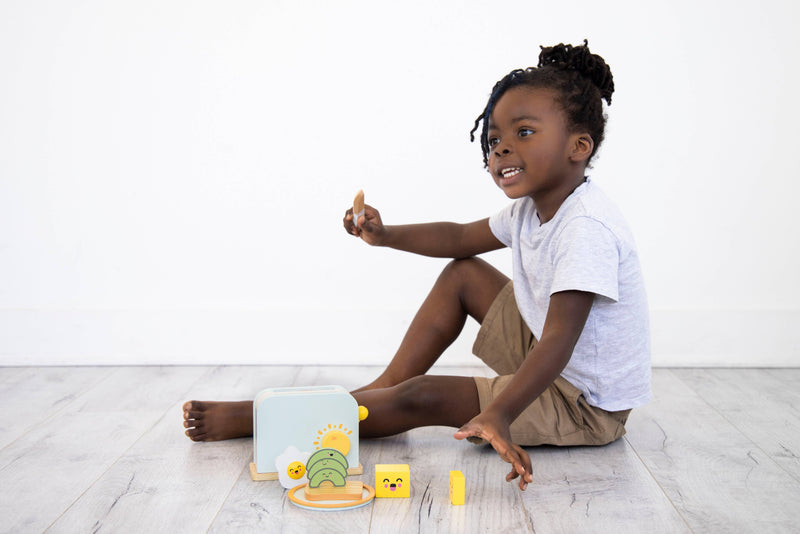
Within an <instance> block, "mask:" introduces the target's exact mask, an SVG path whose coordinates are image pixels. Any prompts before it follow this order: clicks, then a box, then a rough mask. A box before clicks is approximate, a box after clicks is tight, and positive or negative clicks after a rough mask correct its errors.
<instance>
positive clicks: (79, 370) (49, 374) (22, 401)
mask: <svg viewBox="0 0 800 534" xmlns="http://www.w3.org/2000/svg"><path fill="white" fill-rule="evenodd" d="M113 371H114V370H113V369H111V368H108V367H22V368H20V367H16V368H5V369H3V372H2V376H3V380H2V382H0V399H2V401H3V409H2V410H0V449H2V448H3V447H5V446H6V445H8V444H9V443H11V442H12V441H14V440H15V439H17V438H19V437H20V436H22V435H23V434H25V433H26V432H27V431H29V430H31V429H33V428H35V427H36V426H37V425H39V424H41V423H42V422H44V421H46V420H48V419H50V418H53V417H56V415H57V414H58V413H59V412H60V411H61V410H63V409H64V408H65V407H66V406H67V405H68V404H69V403H70V401H72V400H74V399H75V398H77V397H78V396H79V395H81V394H82V393H84V392H85V391H86V390H88V389H90V388H91V387H93V386H94V385H96V384H97V383H98V382H99V381H100V380H102V379H104V378H105V377H107V376H108V375H109V374H111V373H112V372H113Z"/></svg>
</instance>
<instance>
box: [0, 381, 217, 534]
mask: <svg viewBox="0 0 800 534" xmlns="http://www.w3.org/2000/svg"><path fill="white" fill-rule="evenodd" d="M201 372H202V370H201V369H193V368H187V369H179V368H172V367H166V368H157V367H149V368H127V369H119V368H118V369H115V370H114V372H112V373H111V374H110V375H109V376H108V377H107V378H106V379H105V380H103V381H101V382H100V383H98V384H97V385H96V386H95V387H93V388H92V389H90V390H89V391H87V392H85V393H84V394H82V395H79V396H77V397H76V398H75V399H74V400H73V401H71V402H70V403H69V404H68V406H66V407H65V408H64V409H63V410H62V411H61V412H59V414H58V416H57V417H55V418H53V419H50V420H47V421H46V422H45V423H44V424H41V425H39V426H37V427H36V428H35V429H33V430H31V431H30V432H27V433H26V434H25V435H24V436H22V437H21V438H19V439H17V440H16V441H14V442H13V443H12V444H10V445H8V446H7V447H5V448H4V449H2V451H0V466H3V467H2V470H0V531H3V532H5V531H11V532H41V531H42V530H44V529H45V528H46V527H47V526H48V525H50V523H52V522H53V521H54V520H56V519H57V518H58V517H59V516H60V515H61V514H62V512H63V511H64V510H66V509H67V508H68V507H69V506H70V504H72V502H74V501H75V499H77V498H78V497H79V496H80V495H81V494H82V493H83V492H84V491H86V489H87V488H89V487H90V486H91V485H92V483H93V482H94V481H95V480H97V478H98V477H100V476H102V475H103V473H104V472H105V471H106V470H107V469H108V468H109V466H111V465H112V464H113V463H114V462H115V461H117V459H118V458H119V457H120V456H121V455H122V454H124V453H125V451H127V450H128V449H129V448H130V447H131V445H133V444H134V443H135V442H136V440H137V439H139V438H140V437H141V436H142V434H144V433H145V432H146V431H147V430H148V429H149V428H151V427H152V426H153V424H154V423H155V422H156V421H158V419H159V418H161V417H162V416H163V414H164V406H167V405H169V404H170V403H172V402H174V400H175V399H176V398H177V397H178V396H179V395H180V393H181V392H182V391H183V390H185V388H186V387H187V386H188V385H189V384H190V383H191V382H193V381H195V380H196V379H197V376H198V375H199V374H200V373H201Z"/></svg>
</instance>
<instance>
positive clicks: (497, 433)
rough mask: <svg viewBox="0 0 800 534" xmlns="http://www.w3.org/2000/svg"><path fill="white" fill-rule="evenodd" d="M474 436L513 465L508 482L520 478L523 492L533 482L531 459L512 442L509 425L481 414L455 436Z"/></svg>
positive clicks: (457, 437)
mask: <svg viewBox="0 0 800 534" xmlns="http://www.w3.org/2000/svg"><path fill="white" fill-rule="evenodd" d="M473 436H474V437H478V438H483V439H485V440H486V441H488V442H489V443H491V445H492V447H494V450H495V451H496V452H497V454H499V455H500V458H502V459H503V460H504V461H506V462H508V463H510V464H511V472H510V473H508V475H506V481H507V482H511V481H512V480H514V479H515V478H517V477H519V489H521V490H523V491H524V490H525V488H527V487H528V484H529V483H531V482H533V476H532V475H531V471H532V468H531V457H530V455H529V454H528V453H527V452H526V451H525V449H523V448H522V447H520V446H519V445H516V444H515V443H512V442H511V431H510V430H509V428H508V425H503V424H500V423H497V422H495V421H494V420H493V419H492V418H491V417H489V416H486V415H485V414H479V415H477V416H476V417H474V418H473V419H472V420H471V421H470V422H469V423H467V424H466V425H464V426H462V427H461V428H460V429H458V432H456V433H455V434H454V435H453V437H454V438H456V439H464V438H468V437H473Z"/></svg>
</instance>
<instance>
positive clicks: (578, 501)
mask: <svg viewBox="0 0 800 534" xmlns="http://www.w3.org/2000/svg"><path fill="white" fill-rule="evenodd" d="M528 450H529V451H530V453H531V457H532V460H533V483H532V484H530V485H529V486H528V489H527V490H526V491H525V492H524V493H523V502H524V505H525V508H526V509H527V510H528V513H529V515H530V517H531V523H532V524H533V527H534V529H535V531H536V532H570V533H576V534H578V533H583V532H585V533H592V534H594V533H597V534H601V533H615V534H616V533H625V532H630V533H636V534H638V533H640V532H643V531H647V532H654V533H655V532H664V533H680V532H691V531H690V529H689V527H688V526H687V525H686V523H685V522H684V521H683V519H682V518H681V516H680V514H678V512H677V511H676V510H675V508H674V507H673V505H672V503H671V502H670V501H669V499H668V498H667V496H666V495H665V494H664V492H663V491H662V490H661V488H660V487H659V486H658V484H657V483H656V482H655V480H653V478H652V477H651V476H650V473H649V472H648V471H647V469H646V468H645V466H644V465H643V464H642V462H641V460H640V459H639V458H638V457H637V456H636V453H635V452H634V450H633V449H632V448H631V446H630V445H629V444H628V442H627V441H626V439H625V438H622V439H619V440H617V441H615V442H614V443H611V444H609V445H606V446H604V447H567V448H556V447H538V448H529V449H528ZM643 526H647V527H648V528H647V529H646V530H643Z"/></svg>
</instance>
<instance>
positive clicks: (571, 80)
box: [469, 40, 614, 168]
mask: <svg viewBox="0 0 800 534" xmlns="http://www.w3.org/2000/svg"><path fill="white" fill-rule="evenodd" d="M540 48H541V49H542V51H541V52H540V53H539V64H538V66H537V67H528V68H527V69H516V70H512V71H511V72H509V73H508V74H506V75H505V76H504V77H503V79H502V80H500V81H499V82H497V83H496V84H495V86H494V88H493V89H492V94H491V96H490V97H489V102H487V104H486V107H485V108H484V110H483V113H481V114H480V115H479V116H478V118H477V119H475V126H474V127H473V128H472V130H471V131H470V133H469V135H470V141H475V132H476V131H477V130H478V127H479V126H480V123H481V121H482V122H483V128H482V130H481V134H480V143H481V150H482V151H483V165H484V167H487V168H488V167H489V139H488V135H487V132H488V129H489V117H490V116H491V114H492V111H493V110H494V107H495V105H496V104H497V102H498V100H500V97H502V96H503V95H504V94H505V92H506V91H508V90H509V89H511V88H512V87H519V86H525V87H534V88H541V89H552V90H555V92H556V94H557V95H558V96H557V97H556V101H557V103H558V104H559V105H560V106H561V108H562V109H563V110H564V114H565V116H566V119H567V128H568V129H569V131H570V132H571V133H577V132H587V133H588V134H589V135H590V136H591V137H592V140H593V141H594V149H593V150H592V153H591V155H590V156H589V161H591V159H592V157H594V155H595V153H596V152H597V149H598V147H599V146H600V143H602V142H603V138H604V137H605V127H606V116H605V114H604V113H603V102H602V100H603V99H605V101H606V103H607V104H608V105H611V95H612V93H613V92H614V78H613V77H612V76H611V69H610V68H609V66H608V65H606V62H605V61H604V60H603V58H602V57H600V56H598V55H597V54H592V53H591V52H590V51H589V42H588V41H587V40H584V41H583V44H582V45H578V46H572V45H565V44H563V43H562V44H559V45H556V46H548V47H544V46H542V47H540Z"/></svg>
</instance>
